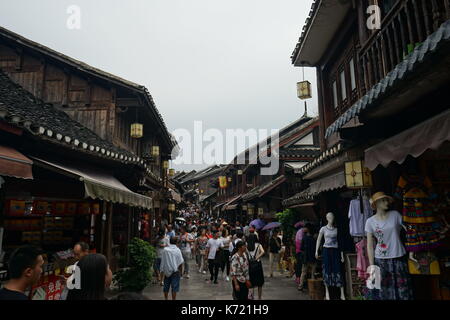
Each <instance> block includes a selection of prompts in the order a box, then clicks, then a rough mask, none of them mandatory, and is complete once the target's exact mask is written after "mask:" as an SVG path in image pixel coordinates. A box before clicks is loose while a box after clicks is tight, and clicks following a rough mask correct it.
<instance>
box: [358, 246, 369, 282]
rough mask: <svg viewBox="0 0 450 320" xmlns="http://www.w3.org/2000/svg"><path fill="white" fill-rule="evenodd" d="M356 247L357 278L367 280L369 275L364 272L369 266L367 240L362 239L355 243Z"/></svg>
mask: <svg viewBox="0 0 450 320" xmlns="http://www.w3.org/2000/svg"><path fill="white" fill-rule="evenodd" d="M355 247H356V253H357V256H356V269H357V270H358V278H360V279H361V280H364V281H365V280H367V278H368V277H369V275H368V274H367V273H366V272H367V268H368V267H369V257H367V240H366V239H363V240H361V241H360V242H358V243H357V244H355Z"/></svg>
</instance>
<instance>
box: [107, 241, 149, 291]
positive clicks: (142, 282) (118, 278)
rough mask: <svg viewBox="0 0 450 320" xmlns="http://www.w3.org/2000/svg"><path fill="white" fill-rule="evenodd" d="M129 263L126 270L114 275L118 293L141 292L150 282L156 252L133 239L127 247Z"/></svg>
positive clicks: (145, 243)
mask: <svg viewBox="0 0 450 320" xmlns="http://www.w3.org/2000/svg"><path fill="white" fill-rule="evenodd" d="M128 249H129V252H130V263H129V265H128V267H127V268H123V269H120V270H119V271H117V272H116V273H115V274H114V281H115V282H116V284H117V286H118V287H119V290H120V291H131V292H139V293H142V290H144V289H145V287H146V286H147V285H148V284H149V283H150V282H151V281H152V269H153V262H154V260H155V257H156V250H155V248H154V247H153V246H151V245H150V244H149V243H148V242H146V241H144V240H141V239H139V238H134V239H132V240H131V242H130V244H129V245H128Z"/></svg>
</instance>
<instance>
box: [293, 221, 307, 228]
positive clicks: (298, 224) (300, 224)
mask: <svg viewBox="0 0 450 320" xmlns="http://www.w3.org/2000/svg"><path fill="white" fill-rule="evenodd" d="M304 226H305V222H303V221H299V222H297V223H296V224H295V225H294V228H300V227H304Z"/></svg>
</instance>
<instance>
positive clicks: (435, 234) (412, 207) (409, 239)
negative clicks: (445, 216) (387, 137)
mask: <svg viewBox="0 0 450 320" xmlns="http://www.w3.org/2000/svg"><path fill="white" fill-rule="evenodd" d="M395 195H396V197H398V198H400V199H402V200H403V223H404V225H405V226H406V228H407V232H406V243H405V247H406V250H407V251H410V252H420V251H428V250H432V249H435V248H437V247H439V246H441V245H442V235H441V234H440V230H442V229H443V225H442V223H441V222H440V221H438V218H437V217H436V215H435V214H434V212H433V207H432V199H433V198H435V194H434V193H433V192H432V184H431V181H430V179H429V178H428V177H421V176H416V175H411V176H407V177H406V176H402V177H400V179H399V181H398V183H397V191H396V194H395Z"/></svg>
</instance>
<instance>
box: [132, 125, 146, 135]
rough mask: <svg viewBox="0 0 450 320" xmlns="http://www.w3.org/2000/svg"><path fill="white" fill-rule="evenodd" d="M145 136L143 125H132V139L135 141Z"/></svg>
mask: <svg viewBox="0 0 450 320" xmlns="http://www.w3.org/2000/svg"><path fill="white" fill-rule="evenodd" d="M143 136H144V126H143V125H142V123H133V124H131V137H132V138H135V139H139V138H142V137H143Z"/></svg>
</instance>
